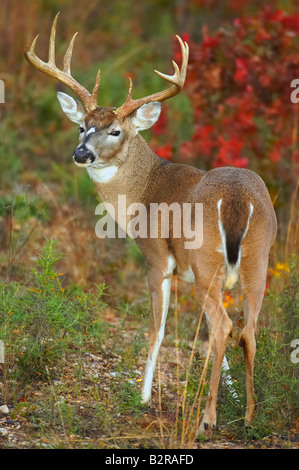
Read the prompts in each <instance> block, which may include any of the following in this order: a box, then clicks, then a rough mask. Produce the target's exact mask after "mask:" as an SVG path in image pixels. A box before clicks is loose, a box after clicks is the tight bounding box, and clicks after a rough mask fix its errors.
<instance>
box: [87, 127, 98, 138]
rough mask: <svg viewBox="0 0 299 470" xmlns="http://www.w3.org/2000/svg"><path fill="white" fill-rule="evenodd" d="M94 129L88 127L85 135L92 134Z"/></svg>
mask: <svg viewBox="0 0 299 470" xmlns="http://www.w3.org/2000/svg"><path fill="white" fill-rule="evenodd" d="M95 131H96V128H95V127H91V128H90V129H88V131H87V132H86V137H87V136H88V135H90V134H93V133H94V132H95Z"/></svg>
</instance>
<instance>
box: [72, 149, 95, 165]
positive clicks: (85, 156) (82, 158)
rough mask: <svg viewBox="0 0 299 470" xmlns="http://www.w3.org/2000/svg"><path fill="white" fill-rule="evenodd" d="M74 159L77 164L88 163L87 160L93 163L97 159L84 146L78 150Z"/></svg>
mask: <svg viewBox="0 0 299 470" xmlns="http://www.w3.org/2000/svg"><path fill="white" fill-rule="evenodd" d="M73 157H74V160H75V161H76V162H77V163H86V162H87V160H90V162H91V163H92V162H93V161H94V159H95V158H94V155H93V154H92V153H91V152H90V150H88V148H87V147H85V146H84V145H82V146H81V147H77V148H76V150H75V152H74V155H73Z"/></svg>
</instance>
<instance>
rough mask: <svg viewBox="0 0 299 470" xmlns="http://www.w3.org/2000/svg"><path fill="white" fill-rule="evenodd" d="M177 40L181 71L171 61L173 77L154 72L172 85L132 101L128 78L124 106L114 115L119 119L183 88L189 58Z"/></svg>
mask: <svg viewBox="0 0 299 470" xmlns="http://www.w3.org/2000/svg"><path fill="white" fill-rule="evenodd" d="M177 39H178V41H179V43H180V46H181V50H182V66H181V70H180V69H179V67H178V65H177V64H176V63H175V61H174V60H173V61H172V64H173V67H174V70H175V72H174V74H173V75H165V74H164V73H161V72H158V71H157V70H155V73H156V74H157V75H159V77H161V78H164V80H166V81H168V82H170V83H172V85H171V86H170V87H169V88H167V89H166V90H163V91H159V92H158V93H154V94H153V95H149V96H145V97H144V98H140V99H138V100H132V89H133V83H132V80H131V78H129V91H128V95H127V98H126V101H125V102H124V104H123V105H122V106H121V107H120V108H118V109H116V110H115V113H116V114H117V116H118V117H120V118H121V119H123V118H125V117H126V116H128V115H129V114H131V113H132V112H133V111H135V110H136V109H138V108H140V106H142V105H143V104H146V103H150V102H151V101H164V100H167V99H168V98H171V97H172V96H175V95H177V94H178V93H179V92H180V91H181V90H182V88H183V86H184V83H185V79H186V73H187V65H188V58H189V46H188V44H187V43H186V42H184V41H182V39H181V38H180V37H179V36H177Z"/></svg>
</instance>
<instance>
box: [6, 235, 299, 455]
mask: <svg viewBox="0 0 299 470" xmlns="http://www.w3.org/2000/svg"><path fill="white" fill-rule="evenodd" d="M61 256H62V255H61V254H59V253H57V249H56V242H55V241H54V240H51V239H47V238H46V239H45V244H44V247H43V248H42V249H41V250H40V251H39V253H38V256H37V257H36V260H35V265H34V268H33V273H32V284H31V286H30V287H28V286H24V285H22V284H21V283H18V282H12V283H9V284H2V285H1V289H0V312H1V316H0V327H1V328H0V339H2V340H3V341H4V343H5V358H6V359H5V365H4V368H3V377H2V388H1V402H2V403H6V404H8V405H9V407H10V409H11V418H12V419H14V420H16V421H21V422H22V420H23V422H26V423H27V424H26V426H27V428H29V429H30V430H31V431H30V437H29V435H27V437H26V439H28V441H29V442H31V444H30V445H32V446H35V447H36V446H39V445H42V446H43V447H45V446H46V447H49V446H50V447H59V448H62V447H67V448H70V447H71V448H73V447H86V446H90V447H99V448H100V447H111V446H112V447H118V448H134V447H137V448H140V447H145V448H151V447H155V448H157V447H158V448H190V447H193V446H194V445H202V444H201V443H202V438H201V436H199V437H198V438H197V439H195V431H196V429H197V426H198V422H199V419H200V415H201V412H202V410H203V407H204V401H205V396H206V394H207V392H208V387H207V380H208V376H209V373H210V362H209V355H207V357H204V356H202V355H200V354H199V352H198V346H199V345H200V344H201V341H202V339H201V337H199V338H197V337H196V336H195V337H194V334H195V333H196V332H195V331H192V332H190V325H189V323H186V325H185V328H187V329H188V330H189V333H188V332H186V331H184V326H182V325H180V320H179V318H178V317H179V313H180V308H183V307H184V304H185V302H186V297H184V296H180V295H179V294H178V286H177V281H175V291H174V307H175V308H174V312H170V322H169V327H168V331H166V338H165V342H164V343H163V344H164V348H165V349H166V350H168V351H169V353H168V354H169V357H168V358H167V355H165V354H164V355H163V357H162V358H161V359H160V360H159V364H158V368H157V374H156V378H155V383H154V393H153V400H152V403H151V404H150V406H145V405H143V404H142V403H141V394H140V390H141V382H142V374H143V366H144V362H145V357H146V338H145V336H146V332H147V322H146V320H145V319H146V318H147V317H148V309H149V300H148V297H145V298H144V299H143V300H142V301H140V302H137V303H135V304H134V305H129V304H128V303H126V304H124V305H121V306H119V308H118V321H117V323H115V324H114V325H109V324H108V323H107V322H106V321H105V319H104V317H103V313H104V311H105V308H106V307H107V305H106V304H105V302H104V299H105V294H106V287H105V285H104V284H101V285H99V286H95V288H94V289H93V291H92V292H85V291H84V290H83V289H82V288H81V287H79V286H74V285H73V286H72V287H69V288H65V287H63V281H62V279H63V274H62V273H60V272H58V271H57V269H56V264H57V263H58V261H59V260H60V259H61ZM284 275H285V279H284V283H283V288H282V289H281V290H280V292H277V291H275V290H272V291H270V293H269V295H268V296H267V298H266V300H265V305H264V312H263V316H264V317H265V315H266V314H267V312H271V321H270V322H268V323H269V324H268V325H267V326H264V327H262V328H260V329H259V332H258V335H257V355H256V361H255V374H254V376H255V393H256V403H257V408H256V417H255V420H254V422H253V423H252V425H251V426H249V427H246V428H245V427H244V421H243V419H244V411H245V402H246V397H245V366H244V361H243V358H242V351H241V349H240V348H236V347H233V345H232V344H231V345H230V346H229V348H228V350H227V357H228V361H229V364H230V375H231V377H232V378H233V383H234V389H235V392H236V393H237V395H238V400H236V399H235V398H234V397H233V395H232V392H231V390H229V389H228V388H226V387H225V385H224V384H222V386H221V387H220V390H219V401H218V427H219V428H218V429H219V430H218V434H216V436H215V438H216V440H217V439H219V440H221V438H223V435H225V436H229V439H234V440H235V441H237V440H238V441H239V442H243V443H244V442H249V443H251V444H250V445H254V444H253V443H254V442H257V441H260V442H264V443H265V442H266V440H267V439H269V436H271V435H273V433H276V434H277V433H278V434H281V435H284V436H289V435H290V432H291V429H292V427H293V426H294V423H295V421H296V417H297V415H298V411H299V410H298V400H297V398H298V377H297V376H296V374H297V372H296V364H293V363H292V362H291V360H290V354H291V346H290V342H291V340H292V339H293V337H294V335H295V336H296V335H297V337H298V294H297V286H298V273H297V271H296V265H295V261H294V260H293V261H291V263H290V269H289V271H287V270H286V271H285V274H284ZM273 289H274V288H273ZM171 316H172V320H171ZM262 322H263V317H262ZM200 323H201V318H200V317H199V322H198V327H199V326H200ZM179 325H180V326H179ZM128 327H129V328H128ZM193 329H194V326H193ZM191 333H192V334H191ZM180 335H182V336H185V338H186V341H189V343H190V340H191V338H192V341H191V343H192V346H189V347H187V346H186V343H185V342H183V343H180V340H179V337H180ZM188 337H189V340H187V338H188ZM190 348H191V354H190ZM174 358H176V360H174ZM221 436H222V437H221ZM194 443H195V444H194ZM196 443H197V444H196ZM264 445H266V444H264Z"/></svg>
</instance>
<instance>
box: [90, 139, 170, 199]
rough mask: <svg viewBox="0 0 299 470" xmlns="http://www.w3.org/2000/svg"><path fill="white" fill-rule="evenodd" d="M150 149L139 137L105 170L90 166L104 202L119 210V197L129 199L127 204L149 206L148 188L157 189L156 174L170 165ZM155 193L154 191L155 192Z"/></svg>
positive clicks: (127, 145) (130, 142) (128, 144)
mask: <svg viewBox="0 0 299 470" xmlns="http://www.w3.org/2000/svg"><path fill="white" fill-rule="evenodd" d="M168 163H169V162H166V161H165V160H163V159H161V158H160V157H158V156H157V155H156V154H155V153H154V152H152V150H151V149H150V148H149V146H148V145H147V143H146V142H145V140H144V139H143V138H142V137H141V136H140V135H139V134H137V135H136V137H135V138H134V139H132V140H131V141H128V142H127V143H126V144H125V146H124V148H123V150H122V151H121V153H120V154H119V155H117V156H116V157H115V158H113V163H111V165H110V166H108V167H106V168H104V169H98V168H92V167H88V173H89V176H90V178H91V179H92V180H93V182H94V184H95V187H96V190H97V193H98V195H99V196H100V198H101V200H102V202H103V203H104V204H105V203H107V202H108V203H110V204H113V205H114V207H117V204H118V200H119V196H125V197H126V203H127V205H130V204H133V203H143V204H147V197H146V196H147V190H146V189H147V188H148V187H151V189H153V187H154V186H156V185H157V184H158V183H157V179H156V178H155V175H156V172H157V170H158V169H159V168H161V167H163V166H164V165H165V164H168ZM151 192H152V191H151Z"/></svg>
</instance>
